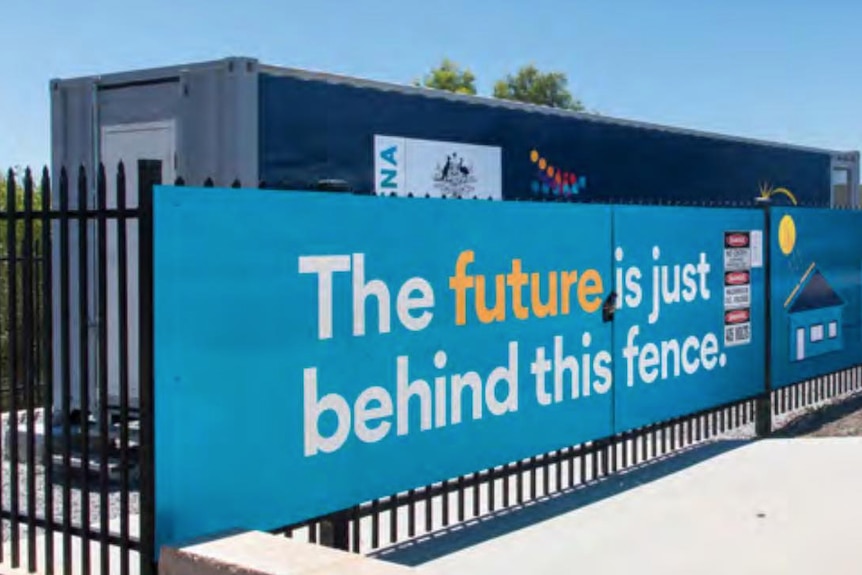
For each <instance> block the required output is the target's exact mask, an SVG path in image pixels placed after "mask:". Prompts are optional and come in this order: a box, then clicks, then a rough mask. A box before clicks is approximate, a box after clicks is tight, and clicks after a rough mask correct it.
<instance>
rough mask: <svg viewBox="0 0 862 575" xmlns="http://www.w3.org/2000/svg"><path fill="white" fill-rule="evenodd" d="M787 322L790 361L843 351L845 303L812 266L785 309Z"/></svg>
mask: <svg viewBox="0 0 862 575" xmlns="http://www.w3.org/2000/svg"><path fill="white" fill-rule="evenodd" d="M785 308H786V309H787V313H788V316H789V318H790V334H789V335H790V358H791V361H803V360H806V359H809V358H812V357H816V356H819V355H823V354H826V353H832V352H835V351H840V350H841V349H843V347H844V339H843V337H842V335H843V334H842V330H841V325H842V316H843V314H844V300H843V299H841V296H839V295H838V294H837V293H836V292H835V290H834V289H832V286H830V285H829V282H828V281H826V278H825V277H824V276H823V274H822V273H820V271H819V270H818V269H816V268H815V267H814V266H813V265H812V266H811V267H810V268H808V272H807V273H806V274H805V275H804V276H802V280H801V281H800V282H799V285H798V286H796V289H795V290H794V291H793V294H792V295H791V297H790V298H789V299H788V300H787V303H786V305H785Z"/></svg>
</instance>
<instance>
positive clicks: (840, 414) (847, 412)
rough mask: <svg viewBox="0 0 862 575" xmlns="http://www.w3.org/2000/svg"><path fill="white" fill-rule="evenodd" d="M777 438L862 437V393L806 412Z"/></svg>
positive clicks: (782, 429) (782, 428)
mask: <svg viewBox="0 0 862 575" xmlns="http://www.w3.org/2000/svg"><path fill="white" fill-rule="evenodd" d="M775 435H776V436H777V437H853V436H862V393H858V394H855V395H852V396H850V397H848V398H844V399H843V400H842V401H840V402H837V403H833V404H831V405H827V406H825V407H821V408H819V409H811V410H806V411H804V412H803V413H801V414H799V413H798V414H796V415H795V417H794V418H793V419H792V420H790V421H789V422H787V423H786V424H785V425H784V426H782V427H781V428H780V429H778V430H777V431H776V433H775Z"/></svg>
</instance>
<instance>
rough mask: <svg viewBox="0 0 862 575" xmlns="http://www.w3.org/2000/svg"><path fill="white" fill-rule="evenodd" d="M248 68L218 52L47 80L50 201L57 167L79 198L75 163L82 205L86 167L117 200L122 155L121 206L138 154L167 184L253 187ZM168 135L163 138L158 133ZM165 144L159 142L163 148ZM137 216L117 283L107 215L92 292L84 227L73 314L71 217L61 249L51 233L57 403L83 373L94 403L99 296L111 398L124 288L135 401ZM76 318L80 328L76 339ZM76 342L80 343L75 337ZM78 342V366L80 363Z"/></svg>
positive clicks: (90, 231)
mask: <svg viewBox="0 0 862 575" xmlns="http://www.w3.org/2000/svg"><path fill="white" fill-rule="evenodd" d="M256 76H257V69H256V63H255V62H254V61H249V60H238V59H232V60H226V61H221V62H216V63H212V64H207V65H197V66H191V67H182V68H180V67H177V68H171V69H161V70H158V71H152V72H150V71H142V72H132V73H123V74H117V75H111V76H103V77H100V78H84V79H77V80H68V81H55V82H52V89H51V92H52V166H53V171H54V174H53V176H54V197H53V198H52V200H53V202H54V205H55V206H59V186H58V184H59V174H60V168H61V167H63V166H65V167H66V168H67V170H68V174H69V182H70V204H69V205H70V207H71V208H73V209H74V208H76V207H77V205H78V193H77V185H76V184H77V170H78V167H79V166H83V167H84V168H85V169H86V171H87V174H88V176H89V177H90V181H89V183H88V189H87V193H86V201H87V204H88V206H89V207H94V206H95V205H96V195H95V181H94V180H93V175H94V174H95V166H97V165H98V161H97V160H96V159H97V158H98V160H99V161H102V162H104V163H105V165H106V170H107V174H108V182H107V191H108V198H107V201H108V207H109V208H113V207H116V202H117V196H116V193H117V192H116V179H115V171H116V165H117V163H118V162H119V161H123V162H124V164H125V166H126V173H127V195H126V197H127V205H128V206H129V207H137V199H138V189H137V183H138V177H137V176H138V174H137V164H138V160H158V161H161V162H162V173H161V176H162V182H163V183H166V184H167V183H173V181H174V179H175V178H176V177H178V176H181V177H183V179H184V180H185V181H186V183H187V185H202V184H203V183H204V181H205V180H206V179H207V178H212V180H213V181H214V183H215V184H216V185H217V186H229V185H231V184H232V183H233V182H234V181H235V180H239V181H240V182H241V184H242V185H243V186H244V187H255V186H256V185H257V183H258V181H259V177H258V171H257V163H258V160H257V140H258V138H257V129H258V126H257V91H258V88H257V77H256ZM157 131H158V132H159V135H158V137H159V138H161V140H162V142H161V143H162V144H164V145H161V146H155V150H154V147H153V145H152V141H151V138H148V137H146V136H147V134H155V133H156V132H157ZM166 137H167V138H168V139H169V142H167V143H166V144H165V142H164V140H165V138H166ZM165 150H168V151H167V152H166V151H165ZM137 229H138V228H137V222H130V223H129V226H128V228H127V236H128V239H127V258H128V259H127V261H128V264H127V265H128V267H127V276H128V279H129V282H128V284H127V285H126V286H119V285H118V263H117V262H118V245H117V230H116V224H115V223H113V222H110V223H109V224H108V231H107V237H106V243H107V249H108V267H107V284H108V291H107V293H106V294H99V293H97V286H98V274H97V270H96V262H97V255H96V246H97V237H96V233H97V229H96V226H95V224H94V223H93V224H91V225H89V226H87V229H86V233H87V238H88V239H87V246H88V249H87V251H86V260H87V263H86V266H85V267H83V274H84V276H85V279H86V284H87V293H86V310H87V313H86V314H83V313H81V305H80V295H81V292H80V290H79V286H80V285H82V283H83V282H82V281H81V279H82V278H81V274H80V273H79V272H80V270H81V269H82V266H80V265H79V262H80V253H79V234H78V226H77V224H76V223H72V224H71V225H70V230H69V231H70V234H69V248H70V249H69V252H68V253H67V254H62V253H61V251H60V250H61V247H60V245H59V241H58V240H59V237H60V236H59V228H58V227H57V226H56V225H55V227H54V229H53V234H54V236H53V237H54V238H55V241H54V242H53V253H52V258H53V264H54V269H55V270H57V271H56V272H55V274H54V290H53V291H54V301H53V304H54V310H55V314H54V318H53V331H54V342H53V344H54V356H55V357H56V358H57V359H58V361H57V362H56V364H55V370H54V374H53V375H54V396H55V397H56V398H57V401H58V402H59V401H60V400H61V398H62V397H63V390H64V386H68V389H70V391H71V407H72V409H77V408H80V407H82V406H81V381H82V378H83V377H86V379H87V381H88V386H87V388H88V394H89V407H90V409H91V410H92V409H94V408H95V407H96V406H97V405H98V402H99V397H98V385H97V382H98V380H99V375H100V374H99V373H98V371H97V370H98V366H99V363H98V361H97V359H98V358H97V357H96V352H97V350H98V335H99V327H100V326H99V323H98V316H97V313H96V310H97V309H98V301H99V300H100V298H101V297H105V298H106V299H107V308H108V318H107V324H108V325H107V328H108V336H109V343H108V356H109V357H108V398H107V399H108V403H109V405H119V397H120V390H119V373H120V371H119V348H118V343H117V339H118V334H119V332H118V329H119V318H118V315H117V307H118V306H117V303H118V300H119V290H120V289H123V290H124V293H125V296H126V299H127V302H128V306H129V316H128V326H129V354H128V367H129V371H128V379H129V401H130V404H131V406H132V407H136V406H138V405H139V393H138V390H139V385H138V369H139V361H138V359H139V357H138V345H139V342H138V337H137V336H138V329H139V322H138V318H139V311H140V310H139V309H138V301H139V300H138V257H137V255H138V249H139V246H138V242H137V238H138V234H137ZM61 260H63V261H65V262H67V264H68V266H69V271H70V276H69V284H68V293H69V306H68V309H69V313H68V319H67V320H66V321H63V320H62V319H61V315H60V311H61V309H62V307H61V304H62V302H61V301H60V294H61V289H60V287H61V284H60V282H61V277H60V274H59V269H60V268H59V266H60V262H61ZM64 324H65V326H66V327H67V329H68V341H69V350H68V353H69V358H68V362H66V363H67V366H68V368H67V370H66V372H64V371H63V365H64V362H62V361H59V359H60V358H62V356H63V346H62V332H61V330H62V328H63V325H64ZM82 325H83V326H84V332H85V336H83V337H82ZM82 341H83V342H85V343H84V344H83V345H82ZM82 349H84V350H85V353H88V355H86V359H87V364H88V366H89V369H88V372H87V374H83V373H82V370H81V366H82V365H83V364H82V361H81V360H82V357H81V350H82Z"/></svg>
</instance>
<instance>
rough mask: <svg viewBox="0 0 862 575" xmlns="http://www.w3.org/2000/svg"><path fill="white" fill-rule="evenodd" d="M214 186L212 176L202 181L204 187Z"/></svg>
mask: <svg viewBox="0 0 862 575" xmlns="http://www.w3.org/2000/svg"><path fill="white" fill-rule="evenodd" d="M214 186H215V183H214V182H213V179H212V178H207V179H206V180H205V181H204V187H205V188H212V187H214Z"/></svg>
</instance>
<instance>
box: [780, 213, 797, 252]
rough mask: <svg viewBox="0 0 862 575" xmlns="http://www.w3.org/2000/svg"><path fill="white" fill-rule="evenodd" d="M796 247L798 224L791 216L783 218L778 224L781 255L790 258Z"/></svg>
mask: <svg viewBox="0 0 862 575" xmlns="http://www.w3.org/2000/svg"><path fill="white" fill-rule="evenodd" d="M795 245H796V222H794V221H793V218H792V217H790V214H787V215H785V216H784V217H783V218H781V222H780V223H779V224H778V247H780V248H781V253H783V254H784V255H786V256H789V255H790V253H791V252H792V251H793V248H794V246H795Z"/></svg>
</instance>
